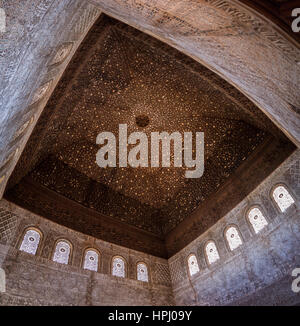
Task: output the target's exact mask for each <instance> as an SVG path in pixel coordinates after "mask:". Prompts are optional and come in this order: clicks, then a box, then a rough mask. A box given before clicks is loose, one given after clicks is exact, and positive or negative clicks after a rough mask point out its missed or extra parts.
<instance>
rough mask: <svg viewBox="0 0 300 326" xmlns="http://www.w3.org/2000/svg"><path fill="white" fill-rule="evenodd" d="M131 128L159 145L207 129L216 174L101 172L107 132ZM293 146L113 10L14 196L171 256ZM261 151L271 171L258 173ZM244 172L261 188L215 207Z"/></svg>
mask: <svg viewBox="0 0 300 326" xmlns="http://www.w3.org/2000/svg"><path fill="white" fill-rule="evenodd" d="M119 124H127V125H128V134H130V133H131V132H133V131H143V132H144V133H146V134H147V135H148V136H149V137H148V138H149V139H150V133H151V132H152V131H159V132H162V131H166V132H169V133H171V132H173V131H179V132H181V133H183V132H185V131H192V132H194V133H195V132H197V131H202V132H204V137H205V139H204V144H205V172H204V175H203V176H202V177H201V178H199V179H187V178H185V175H184V173H185V168H174V167H170V168H151V167H149V168H131V167H127V168H119V167H116V168H100V167H99V166H98V165H97V164H96V153H97V151H98V150H99V148H100V146H99V145H97V144H96V137H97V135H98V134H99V133H100V132H102V131H110V132H113V133H114V134H115V135H118V128H119ZM293 149H294V146H293V145H292V144H291V143H290V142H289V141H288V140H287V139H286V137H285V136H284V135H283V134H282V133H281V131H280V130H279V129H277V128H276V127H275V126H274V125H273V124H272V123H271V121H270V120H269V119H268V118H267V117H266V116H265V115H264V114H263V113H262V112H261V111H260V110H259V109H258V108H257V107H256V106H255V105H253V104H252V103H251V102H250V101H249V100H248V99H247V98H246V97H244V96H243V95H242V94H241V93H240V92H239V91H238V90H236V89H235V88H234V87H232V86H231V85H229V84H228V83H227V82H225V81H224V80H223V79H221V78H220V77H218V76H217V75H215V74H214V73H213V72H211V71H210V70H208V69H207V68H205V67H203V66H202V65H201V64H199V63H197V62H195V61H193V60H192V59H190V58H188V57H186V56H185V55H183V54H182V53H180V52H178V51H177V50H175V49H173V48H170V47H169V46H167V45H165V44H163V43H161V42H160V41H158V40H156V39H154V38H152V37H150V36H148V35H146V34H144V33H142V32H139V31H137V30H135V29H133V28H131V27H129V26H127V25H125V24H123V23H120V22H118V21H115V20H113V19H111V18H109V17H107V16H104V15H102V16H101V18H100V19H99V20H98V22H97V23H96V24H95V26H94V27H93V28H92V30H91V31H90V32H89V34H88V36H87V37H86V39H85V40H84V42H83V44H82V45H81V47H80V48H79V49H78V51H77V53H76V54H75V56H74V58H73V59H72V61H71V63H70V64H69V66H68V68H67V70H66V71H65V73H64V75H63V77H62V79H61V81H60V82H59V84H58V86H57V87H56V89H55V91H54V93H53V94H52V96H51V98H50V100H49V101H48V104H47V106H46V108H45V109H44V111H43V113H42V115H41V117H40V119H39V121H38V123H37V125H36V127H35V129H34V131H33V133H32V135H31V137H30V139H29V141H28V143H27V145H26V148H25V150H24V152H23V154H22V156H21V158H20V160H19V162H18V165H17V167H16V168H15V171H14V173H13V175H12V176H11V178H10V181H9V185H8V188H7V192H6V197H7V198H8V199H10V200H12V201H14V202H16V203H17V204H19V205H22V206H24V207H26V208H27V209H30V210H32V211H34V212H36V213H38V214H41V215H43V216H45V217H48V218H50V219H52V220H54V221H56V222H58V223H61V224H64V225H66V226H68V227H71V228H74V229H76V230H78V231H81V232H84V233H86V234H89V235H93V236H97V237H100V238H102V239H104V240H107V241H110V242H114V243H118V244H121V245H126V246H128V247H132V248H134V249H138V250H142V251H145V252H149V253H151V254H155V255H158V256H163V257H166V256H167V255H168V254H167V250H166V248H165V242H164V241H165V237H166V236H167V235H168V234H169V233H170V232H171V231H172V232H174V230H176V228H178V227H180V225H181V223H182V222H183V221H184V220H185V219H186V218H187V217H190V216H191V215H192V214H194V212H195V211H197V209H199V207H203V205H206V203H207V205H206V206H207V207H208V206H209V205H210V206H209V207H211V209H212V211H213V212H214V214H211V215H214V217H213V218H212V217H211V216H210V217H209V218H207V220H205V219H206V217H205V216H203V217H202V220H203V222H201V223H203V224H202V226H201V228H200V229H201V232H203V231H205V230H206V229H207V228H208V227H209V226H210V225H212V224H213V223H215V222H216V221H217V220H218V219H219V218H221V217H222V215H221V214H225V213H226V212H227V211H228V210H229V209H230V208H232V205H234V204H236V203H237V202H238V201H239V200H241V199H242V198H243V197H245V196H246V195H247V194H248V193H249V192H250V191H251V190H252V189H253V188H254V187H255V186H256V185H258V184H259V183H260V182H261V181H262V180H263V179H264V178H265V177H266V176H267V175H268V174H269V173H270V172H271V171H272V170H274V169H275V168H276V167H277V166H278V164H280V163H281V162H282V161H283V160H284V158H285V157H287V156H288V155H289V154H290V153H291V152H292V150H293ZM258 152H259V156H260V157H261V160H264V161H265V163H266V165H265V166H263V165H261V164H258V165H256V166H255V169H256V170H255V172H253V171H252V173H249V172H248V171H249V170H250V167H251V164H252V163H251V162H255V160H256V157H257V156H258V154H257V153H258ZM255 155H256V156H255ZM237 171H239V172H237ZM244 171H247V173H248V174H245V175H246V177H245V181H247V182H248V185H249V187H248V188H247V187H246V188H245V189H239V188H238V187H236V188H235V189H236V192H237V193H238V194H236V196H235V198H234V199H232V201H231V203H227V205H220V207H219V208H218V209H219V210H218V209H216V207H214V204H213V203H214V200H215V201H217V200H218V198H221V197H222V196H224V193H226V189H227V188H226V187H227V186H228V185H230V187H232V185H234V180H236V178H237V175H238V173H241V177H242V175H243V172H244ZM245 173H246V172H245ZM232 180H233V181H232ZM224 198H225V197H224ZM201 205H202V206H201ZM230 205H231V206H230ZM221 206H222V207H221ZM225 206H226V207H225ZM197 232H198V231H197ZM186 233H187V234H189V230H187V232H186ZM198 235H199V234H198ZM195 236H196V234H192V233H191V238H189V239H187V241H190V240H192V239H193V237H195ZM177 249H178V248H177ZM171 251H172V250H171Z"/></svg>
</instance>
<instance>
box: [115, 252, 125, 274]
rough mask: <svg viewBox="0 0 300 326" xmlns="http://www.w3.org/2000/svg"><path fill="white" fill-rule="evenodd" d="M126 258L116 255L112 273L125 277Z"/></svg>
mask: <svg viewBox="0 0 300 326" xmlns="http://www.w3.org/2000/svg"><path fill="white" fill-rule="evenodd" d="M125 273H126V272H125V260H124V259H123V258H122V257H114V258H113V260H112V275H114V276H118V277H125Z"/></svg>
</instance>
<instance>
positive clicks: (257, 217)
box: [248, 207, 268, 233]
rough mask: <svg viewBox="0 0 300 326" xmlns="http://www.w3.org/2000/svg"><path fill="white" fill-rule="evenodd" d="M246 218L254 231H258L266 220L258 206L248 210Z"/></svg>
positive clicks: (266, 223)
mask: <svg viewBox="0 0 300 326" xmlns="http://www.w3.org/2000/svg"><path fill="white" fill-rule="evenodd" d="M248 220H249V222H250V224H251V225H252V227H253V230H254V232H255V233H258V232H260V231H261V230H262V229H263V228H264V227H265V226H266V225H268V222H267V220H266V218H265V217H264V215H263V213H262V212H261V210H260V209H259V208H258V207H253V208H251V209H250V210H249V212H248Z"/></svg>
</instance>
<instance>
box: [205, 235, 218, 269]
mask: <svg viewBox="0 0 300 326" xmlns="http://www.w3.org/2000/svg"><path fill="white" fill-rule="evenodd" d="M205 254H206V257H207V261H208V263H209V264H212V263H214V262H216V261H217V260H219V259H220V256H219V252H218V249H217V246H216V244H215V242H214V241H212V240H210V241H208V242H207V243H206V245H205Z"/></svg>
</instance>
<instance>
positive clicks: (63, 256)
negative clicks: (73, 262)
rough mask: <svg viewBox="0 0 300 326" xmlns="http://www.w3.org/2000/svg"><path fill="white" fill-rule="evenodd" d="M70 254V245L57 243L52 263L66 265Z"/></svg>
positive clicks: (61, 242) (62, 242)
mask: <svg viewBox="0 0 300 326" xmlns="http://www.w3.org/2000/svg"><path fill="white" fill-rule="evenodd" d="M70 253H71V245H70V244H69V243H68V242H66V241H59V242H57V244H56V247H55V251H54V255H53V261H56V262H58V263H61V264H68V263H69V257H70Z"/></svg>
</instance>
